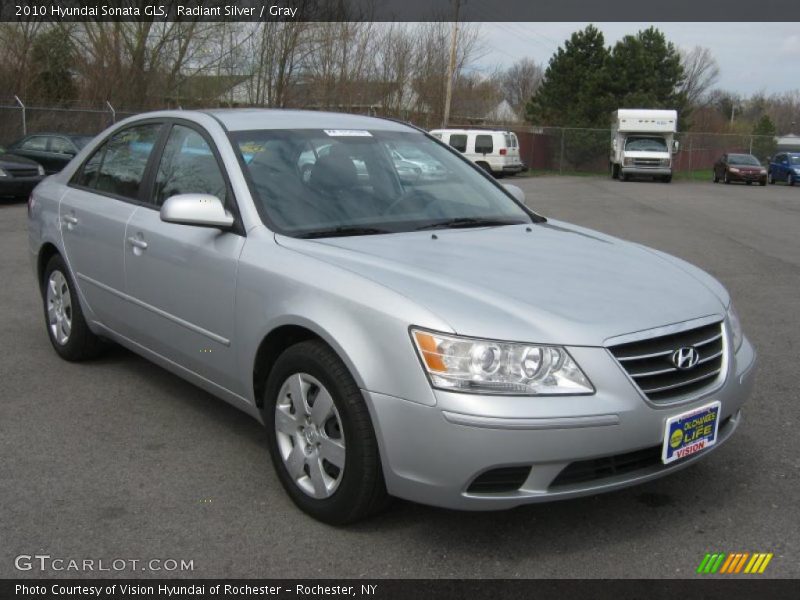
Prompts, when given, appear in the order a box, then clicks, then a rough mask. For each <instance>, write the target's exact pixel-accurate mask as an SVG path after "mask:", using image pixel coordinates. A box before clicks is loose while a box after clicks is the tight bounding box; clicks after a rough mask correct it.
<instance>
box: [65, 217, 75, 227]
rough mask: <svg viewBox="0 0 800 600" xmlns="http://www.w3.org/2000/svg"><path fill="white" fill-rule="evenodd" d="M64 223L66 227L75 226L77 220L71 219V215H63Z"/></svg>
mask: <svg viewBox="0 0 800 600" xmlns="http://www.w3.org/2000/svg"><path fill="white" fill-rule="evenodd" d="M64 223H66V224H67V225H77V224H78V218H77V217H73V216H71V215H64Z"/></svg>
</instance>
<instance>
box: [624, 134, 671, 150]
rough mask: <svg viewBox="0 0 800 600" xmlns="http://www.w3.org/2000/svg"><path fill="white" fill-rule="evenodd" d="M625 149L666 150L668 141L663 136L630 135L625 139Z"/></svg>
mask: <svg viewBox="0 0 800 600" xmlns="http://www.w3.org/2000/svg"><path fill="white" fill-rule="evenodd" d="M625 150H631V151H634V152H666V151H667V142H666V141H665V140H664V138H662V137H657V136H653V137H629V138H628V139H627V140H625Z"/></svg>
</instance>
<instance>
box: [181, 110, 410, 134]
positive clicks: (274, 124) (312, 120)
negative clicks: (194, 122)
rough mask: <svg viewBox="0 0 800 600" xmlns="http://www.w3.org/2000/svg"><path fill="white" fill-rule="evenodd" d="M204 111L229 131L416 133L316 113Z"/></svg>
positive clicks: (386, 122) (371, 120)
mask: <svg viewBox="0 0 800 600" xmlns="http://www.w3.org/2000/svg"><path fill="white" fill-rule="evenodd" d="M184 112H185V111H184ZM202 112H204V113H206V114H209V115H211V116H213V117H214V118H216V119H217V120H218V121H220V122H221V123H222V124H223V125H224V126H225V128H226V129H228V130H229V131H243V130H249V129H372V130H377V131H405V132H410V131H417V129H416V128H414V127H411V126H409V125H406V124H404V123H401V122H399V121H393V120H391V119H380V118H376V117H365V116H363V115H352V114H348V113H336V112H323V111H316V110H293V109H291V110H289V109H272V108H227V109H216V110H207V111H202Z"/></svg>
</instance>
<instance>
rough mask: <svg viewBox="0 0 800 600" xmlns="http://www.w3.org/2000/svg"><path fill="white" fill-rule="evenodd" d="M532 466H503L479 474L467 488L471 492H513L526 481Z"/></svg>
mask: <svg viewBox="0 0 800 600" xmlns="http://www.w3.org/2000/svg"><path fill="white" fill-rule="evenodd" d="M530 472H531V468H530V467H502V468H499V469H492V470H491V471H486V472H485V473H483V474H481V475H478V476H477V477H476V478H475V479H474V480H473V482H472V483H471V484H470V486H469V488H467V492H468V493H470V494H499V493H502V492H513V491H516V490H518V489H519V488H520V486H521V485H522V484H523V483H525V480H526V479H527V478H528V475H529V474H530Z"/></svg>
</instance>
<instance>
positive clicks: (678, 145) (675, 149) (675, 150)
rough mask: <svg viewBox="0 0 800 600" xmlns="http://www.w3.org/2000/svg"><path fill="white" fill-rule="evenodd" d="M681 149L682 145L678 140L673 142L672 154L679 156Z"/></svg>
mask: <svg viewBox="0 0 800 600" xmlns="http://www.w3.org/2000/svg"><path fill="white" fill-rule="evenodd" d="M680 149H681V143H680V142H679V141H678V140H674V141H673V142H672V153H673V154H677V153H678V150H680Z"/></svg>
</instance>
